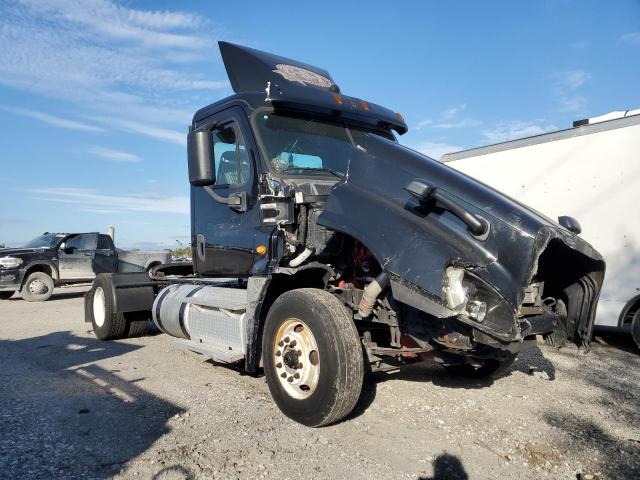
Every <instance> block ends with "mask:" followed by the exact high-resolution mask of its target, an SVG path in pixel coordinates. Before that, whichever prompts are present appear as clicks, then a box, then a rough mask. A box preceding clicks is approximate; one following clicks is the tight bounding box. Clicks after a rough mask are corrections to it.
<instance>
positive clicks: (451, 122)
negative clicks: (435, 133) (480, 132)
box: [416, 103, 482, 130]
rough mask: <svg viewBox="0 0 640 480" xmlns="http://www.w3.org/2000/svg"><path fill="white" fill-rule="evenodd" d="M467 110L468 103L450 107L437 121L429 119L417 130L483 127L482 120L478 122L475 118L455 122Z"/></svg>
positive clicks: (420, 123)
mask: <svg viewBox="0 0 640 480" xmlns="http://www.w3.org/2000/svg"><path fill="white" fill-rule="evenodd" d="M466 108H467V104H466V103H462V104H460V105H456V106H453V107H449V108H447V109H445V110H443V111H442V112H440V114H439V115H438V117H437V119H436V120H432V119H430V118H427V119H425V120H422V121H420V122H418V123H417V125H416V130H422V129H423V128H425V127H429V128H444V129H450V128H466V127H477V126H478V125H481V124H482V122H481V121H480V120H476V119H474V118H463V119H461V120H455V118H456V117H458V115H459V114H460V113H461V112H463V111H464V110H465V109H466Z"/></svg>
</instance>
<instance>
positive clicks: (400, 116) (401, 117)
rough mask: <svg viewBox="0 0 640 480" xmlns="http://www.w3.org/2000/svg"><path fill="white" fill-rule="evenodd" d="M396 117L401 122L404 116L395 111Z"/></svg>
mask: <svg viewBox="0 0 640 480" xmlns="http://www.w3.org/2000/svg"><path fill="white" fill-rule="evenodd" d="M396 118H397V119H398V120H400V121H401V122H404V117H403V116H402V115H401V114H399V113H397V112H396Z"/></svg>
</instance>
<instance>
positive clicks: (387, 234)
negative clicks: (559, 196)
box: [318, 136, 602, 340]
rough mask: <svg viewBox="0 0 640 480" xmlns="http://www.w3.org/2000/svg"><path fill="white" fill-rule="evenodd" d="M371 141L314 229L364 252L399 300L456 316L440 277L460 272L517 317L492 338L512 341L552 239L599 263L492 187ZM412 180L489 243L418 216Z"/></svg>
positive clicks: (435, 214) (460, 227)
mask: <svg viewBox="0 0 640 480" xmlns="http://www.w3.org/2000/svg"><path fill="white" fill-rule="evenodd" d="M371 137H374V136H371ZM370 140H371V144H370V145H368V146H367V151H360V150H359V151H358V153H357V154H355V155H354V156H353V157H352V159H351V161H350V165H349V171H348V174H347V177H346V179H345V180H344V181H342V182H340V183H338V184H336V186H335V187H334V189H333V191H332V192H331V194H330V195H329V197H328V199H327V203H326V205H325V209H324V211H323V213H322V214H321V215H320V217H319V218H318V223H319V224H320V225H323V226H325V227H327V228H329V229H331V230H335V231H338V232H342V233H344V234H347V235H350V236H351V237H353V238H355V239H357V240H359V241H360V242H362V243H363V244H364V245H366V246H367V247H368V248H369V249H370V250H371V252H372V253H373V254H374V256H375V257H376V259H377V260H378V262H379V263H380V265H381V266H382V268H383V269H384V270H385V271H386V272H388V273H389V274H390V277H391V280H392V290H393V293H394V296H395V297H396V298H397V299H398V300H400V301H402V302H404V303H408V304H409V305H412V306H414V307H416V308H419V309H420V310H423V311H426V312H428V313H430V314H432V315H435V316H438V317H447V316H454V315H455V312H453V311H452V310H450V309H448V308H447V307H446V306H445V304H444V302H443V299H442V282H443V274H444V270H445V268H446V267H447V266H449V265H455V266H461V267H464V268H466V269H467V270H469V271H472V272H473V273H474V274H475V275H477V276H478V277H479V278H481V279H482V280H484V281H485V282H486V283H488V284H489V285H490V286H491V287H493V288H494V289H495V290H496V292H498V294H499V295H500V296H502V297H503V298H504V300H505V301H506V302H507V304H508V305H509V306H510V308H511V309H512V311H513V313H514V316H513V321H512V322H509V324H508V325H507V324H505V325H503V326H502V327H501V328H500V330H501V331H497V330H495V329H493V330H492V331H491V332H490V333H492V334H494V335H496V336H498V337H500V338H503V339H505V340H506V339H514V338H517V336H518V334H519V329H518V328H517V322H516V316H515V314H516V312H517V310H518V308H519V306H520V305H521V303H522V301H523V294H524V292H523V290H524V288H525V287H526V286H527V285H528V284H529V283H530V281H531V278H532V276H533V275H534V273H535V272H536V267H537V261H538V257H539V256H540V254H541V253H542V251H543V250H544V248H545V247H546V246H547V244H548V243H549V242H550V241H551V240H552V239H554V238H555V239H559V240H561V241H562V242H564V243H565V244H567V245H568V246H569V247H570V248H573V249H576V250H578V251H580V252H581V253H583V254H584V255H586V256H588V257H591V258H593V259H595V260H598V259H599V260H601V259H602V257H601V256H600V255H599V254H598V253H597V252H596V251H595V250H594V249H593V248H592V247H591V246H590V245H589V244H587V243H586V242H584V241H583V240H582V239H580V238H578V237H576V236H574V235H572V234H570V233H569V232H564V231H563V230H562V228H561V227H559V226H557V225H555V224H553V223H552V222H551V220H549V219H547V218H545V217H543V216H542V215H540V214H538V213H537V212H534V211H532V210H530V209H528V208H527V207H525V206H523V205H521V204H518V203H517V202H515V201H513V200H511V199H510V198H508V197H505V196H504V195H502V194H500V193H499V192H496V191H495V190H493V189H491V188H490V187H488V186H486V185H484V184H482V183H480V182H478V181H476V180H474V179H471V178H470V177H467V176H465V175H463V174H461V173H460V172H457V171H455V170H453V169H451V168H449V167H447V166H446V165H444V164H441V163H439V162H436V161H435V160H432V159H429V158H428V157H425V156H423V155H420V154H419V153H417V152H414V151H412V150H409V149H407V148H405V147H402V146H400V145H398V144H395V143H393V142H391V141H387V140H384V139H376V138H371V139H370ZM415 179H420V180H423V181H426V182H428V183H430V184H431V185H434V186H436V187H438V188H441V189H443V190H444V191H446V192H447V194H448V195H450V196H451V197H452V198H454V199H455V200H456V201H457V202H458V203H460V204H461V205H463V206H464V207H465V208H466V209H467V210H468V211H470V212H471V213H473V214H475V215H478V216H481V217H483V218H484V219H485V220H487V221H488V222H489V224H490V232H489V235H488V237H487V238H486V239H484V240H480V239H478V238H475V237H474V236H472V235H471V234H469V232H468V231H467V230H466V226H465V225H464V224H462V222H460V221H459V220H458V219H457V218H456V217H454V216H453V215H451V214H450V213H449V212H446V211H443V210H441V209H437V208H433V209H430V210H429V211H425V210H423V209H421V207H420V205H419V204H418V203H417V201H416V200H415V199H414V198H413V197H412V196H411V195H410V194H409V193H408V192H407V191H406V190H405V187H406V186H407V185H408V184H409V183H410V182H411V181H412V180H415ZM474 326H475V327H476V328H479V329H481V330H482V326H479V325H478V324H475V325H474Z"/></svg>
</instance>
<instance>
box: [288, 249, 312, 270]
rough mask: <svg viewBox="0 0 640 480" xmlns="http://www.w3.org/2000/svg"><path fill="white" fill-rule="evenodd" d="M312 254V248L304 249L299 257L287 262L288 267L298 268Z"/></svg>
mask: <svg viewBox="0 0 640 480" xmlns="http://www.w3.org/2000/svg"><path fill="white" fill-rule="evenodd" d="M312 253H313V248H310V247H307V248H305V249H304V251H303V252H302V253H301V254H300V255H298V256H297V257H296V258H294V259H293V260H291V261H290V262H289V266H290V267H294V268H295V267H299V266H300V265H301V264H302V262H304V261H305V260H306V259H307V258H309V257H310V256H311V254H312Z"/></svg>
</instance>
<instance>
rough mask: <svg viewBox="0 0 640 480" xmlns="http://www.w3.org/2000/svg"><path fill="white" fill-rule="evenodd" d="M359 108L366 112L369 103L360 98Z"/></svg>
mask: <svg viewBox="0 0 640 480" xmlns="http://www.w3.org/2000/svg"><path fill="white" fill-rule="evenodd" d="M360 108H361V109H363V110H364V111H365V112H366V111H367V110H369V105H367V102H365V101H364V100H360Z"/></svg>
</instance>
